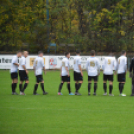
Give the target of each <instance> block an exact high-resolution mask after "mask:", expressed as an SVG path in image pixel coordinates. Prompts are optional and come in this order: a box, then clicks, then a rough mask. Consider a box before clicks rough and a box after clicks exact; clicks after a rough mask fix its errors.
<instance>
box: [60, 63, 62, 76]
mask: <svg viewBox="0 0 134 134" xmlns="http://www.w3.org/2000/svg"><path fill="white" fill-rule="evenodd" d="M60 76H62V65H61V67H60Z"/></svg>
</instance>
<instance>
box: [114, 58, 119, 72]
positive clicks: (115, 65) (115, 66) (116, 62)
mask: <svg viewBox="0 0 134 134" xmlns="http://www.w3.org/2000/svg"><path fill="white" fill-rule="evenodd" d="M114 69H115V73H114V74H116V73H117V70H118V61H116V59H115V60H114Z"/></svg>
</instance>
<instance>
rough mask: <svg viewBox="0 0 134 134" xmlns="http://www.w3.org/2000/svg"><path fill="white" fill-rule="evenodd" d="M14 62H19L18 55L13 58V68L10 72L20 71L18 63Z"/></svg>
mask: <svg viewBox="0 0 134 134" xmlns="http://www.w3.org/2000/svg"><path fill="white" fill-rule="evenodd" d="M14 63H18V57H17V55H15V56H13V58H12V62H11V69H10V72H11V73H13V72H17V71H18V66H17V65H14Z"/></svg>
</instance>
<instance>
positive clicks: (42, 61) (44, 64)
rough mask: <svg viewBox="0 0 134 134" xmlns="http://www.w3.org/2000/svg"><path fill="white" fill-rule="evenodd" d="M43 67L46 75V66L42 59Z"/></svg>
mask: <svg viewBox="0 0 134 134" xmlns="http://www.w3.org/2000/svg"><path fill="white" fill-rule="evenodd" d="M42 66H43V70H44V74H46V68H45V64H44V60H43V59H42Z"/></svg>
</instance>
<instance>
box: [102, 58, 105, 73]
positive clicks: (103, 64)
mask: <svg viewBox="0 0 134 134" xmlns="http://www.w3.org/2000/svg"><path fill="white" fill-rule="evenodd" d="M104 69H105V59H104V60H103V63H102V70H103V71H104Z"/></svg>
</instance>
